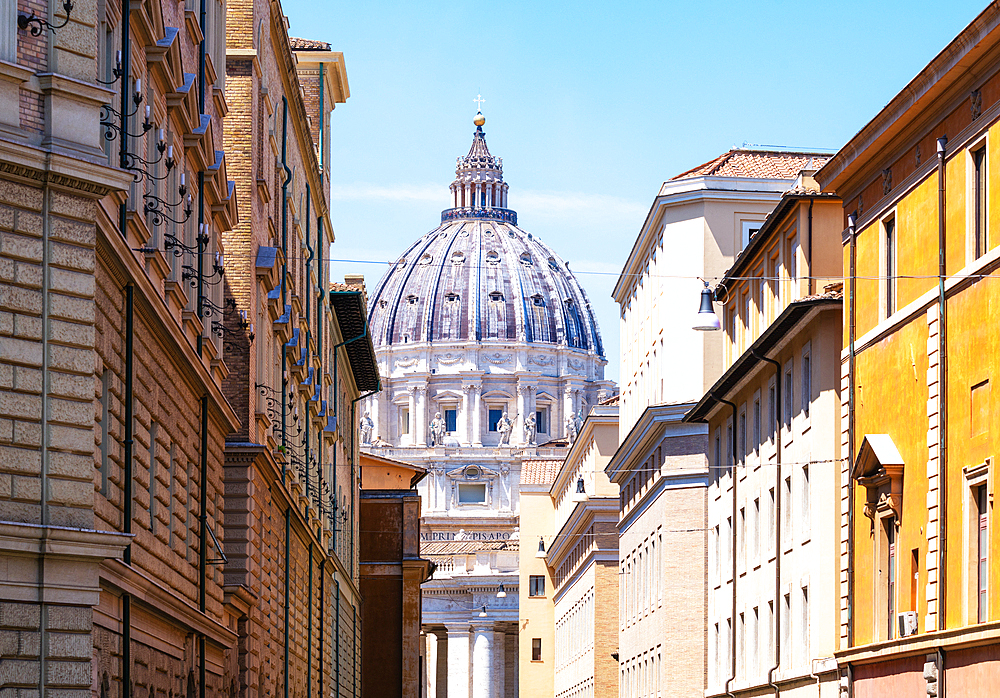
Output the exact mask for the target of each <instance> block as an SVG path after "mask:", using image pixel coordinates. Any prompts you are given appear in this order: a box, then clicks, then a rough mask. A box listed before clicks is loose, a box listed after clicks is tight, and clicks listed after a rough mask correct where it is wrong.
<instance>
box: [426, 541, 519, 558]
mask: <svg viewBox="0 0 1000 698" xmlns="http://www.w3.org/2000/svg"><path fill="white" fill-rule="evenodd" d="M520 549H521V545H520V541H516V540H436V541H427V542H424V543H421V544H420V554H421V555H423V556H427V557H434V556H447V555H472V554H473V553H480V552H483V551H486V550H503V551H504V552H509V553H516V552H518V551H519V550H520Z"/></svg>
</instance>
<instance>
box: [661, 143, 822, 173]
mask: <svg viewBox="0 0 1000 698" xmlns="http://www.w3.org/2000/svg"><path fill="white" fill-rule="evenodd" d="M830 157H831V156H830V155H829V154H828V153H810V152H789V151H783V150H756V149H748V148H733V149H732V150H730V151H729V152H727V153H723V154H722V155H720V156H719V157H717V158H715V159H713V160H709V161H708V162H706V163H703V164H701V165H698V166H697V167H695V168H693V169H690V170H688V171H687V172H682V173H681V174H679V175H677V176H676V177H671V181H673V180H677V179H686V178H688V177H752V178H755V179H793V178H794V177H795V176H796V175H797V174H798V173H799V170H802V169H805V168H808V169H819V168H820V167H822V166H823V165H824V164H826V161H827V160H829V159H830Z"/></svg>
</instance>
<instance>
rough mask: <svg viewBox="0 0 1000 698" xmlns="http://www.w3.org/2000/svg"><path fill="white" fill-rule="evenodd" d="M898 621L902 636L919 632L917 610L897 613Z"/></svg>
mask: <svg viewBox="0 0 1000 698" xmlns="http://www.w3.org/2000/svg"><path fill="white" fill-rule="evenodd" d="M896 623H897V626H898V627H899V636H900V637H909V636H910V635H916V634H917V612H916V611H904V612H903V613H899V614H897V615H896Z"/></svg>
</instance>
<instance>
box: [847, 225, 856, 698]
mask: <svg viewBox="0 0 1000 698" xmlns="http://www.w3.org/2000/svg"><path fill="white" fill-rule="evenodd" d="M847 230H848V235H849V236H850V242H849V245H850V254H849V256H850V267H851V268H850V272H849V273H850V281H851V291H850V296H849V297H848V301H847V302H848V306H849V313H850V319H849V323H848V342H847V346H848V353H847V466H848V473H847V646H848V647H854V516H855V512H854V457H855V452H854V395H855V389H854V384H855V371H856V368H855V363H856V361H857V352H856V351H855V347H854V340H855V338H856V336H857V317H858V308H857V304H858V301H857V297H858V296H857V285H858V276H857V271H858V230H857V216H856V215H855V214H853V213H852V214H851V215H849V216H848V217H847ZM847 676H848V691H849V692H852V691H853V678H852V677H853V673H852V672H851V671H850V665H848V673H847Z"/></svg>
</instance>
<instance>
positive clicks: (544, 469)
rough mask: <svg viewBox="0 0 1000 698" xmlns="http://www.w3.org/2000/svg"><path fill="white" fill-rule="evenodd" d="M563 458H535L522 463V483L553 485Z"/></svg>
mask: <svg viewBox="0 0 1000 698" xmlns="http://www.w3.org/2000/svg"><path fill="white" fill-rule="evenodd" d="M562 463H563V462H562V460H554V459H551V458H550V459H546V460H542V459H535V460H525V461H522V463H521V484H522V485H551V484H552V483H553V482H555V480H556V475H557V474H558V473H559V468H560V467H561V466H562Z"/></svg>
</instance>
